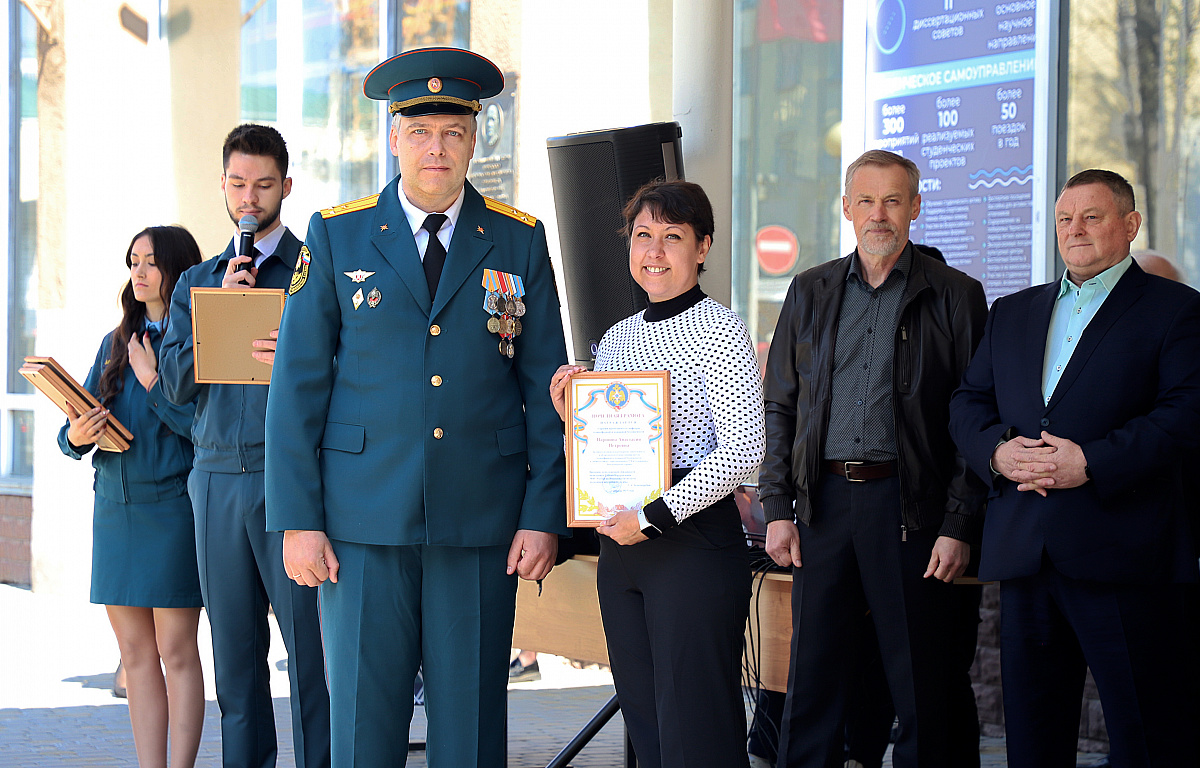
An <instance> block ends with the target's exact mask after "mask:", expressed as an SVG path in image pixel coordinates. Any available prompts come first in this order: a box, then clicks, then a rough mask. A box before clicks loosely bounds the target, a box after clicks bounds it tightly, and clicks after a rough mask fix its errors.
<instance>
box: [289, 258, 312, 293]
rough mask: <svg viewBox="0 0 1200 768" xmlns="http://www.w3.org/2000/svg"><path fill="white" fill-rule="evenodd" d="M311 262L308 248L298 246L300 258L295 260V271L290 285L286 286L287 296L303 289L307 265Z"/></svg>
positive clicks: (306, 278)
mask: <svg viewBox="0 0 1200 768" xmlns="http://www.w3.org/2000/svg"><path fill="white" fill-rule="evenodd" d="M311 261H312V254H311V253H309V252H308V246H307V245H302V246H300V258H298V259H296V271H295V272H292V284H291V285H290V286H288V295H289V296H291V295H292V294H293V293H295V292H296V291H298V290H300V289H301V288H303V287H304V282H305V281H306V280H308V265H309V262H311Z"/></svg>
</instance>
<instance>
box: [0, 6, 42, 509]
mask: <svg viewBox="0 0 1200 768" xmlns="http://www.w3.org/2000/svg"><path fill="white" fill-rule="evenodd" d="M7 28H8V50H9V69H10V72H11V73H12V76H10V78H9V84H10V88H9V89H8V105H7V106H8V110H7V113H8V118H9V119H8V163H7V165H8V259H7V268H6V269H5V270H4V271H3V285H4V293H5V295H6V297H7V299H8V311H7V312H6V313H5V314H4V318H3V328H4V334H5V339H6V350H7V354H6V355H5V356H4V366H5V376H4V380H5V387H4V391H3V393H2V394H0V421H2V424H0V430H2V431H0V483H4V482H5V481H6V480H7V481H8V482H9V483H11V482H12V481H15V482H16V483H17V484H18V485H27V484H28V482H29V481H30V479H31V478H32V475H33V412H32V405H33V403H32V400H33V398H34V395H33V394H32V393H33V387H32V386H31V385H30V384H29V382H28V381H26V380H25V378H24V377H22V376H21V375H20V374H19V373H18V370H19V369H20V367H21V365H22V363H23V362H24V359H25V356H26V355H32V354H33V353H34V340H35V339H36V336H37V201H38V103H37V94H38V57H37V53H38V50H37V47H38V25H37V21H36V20H35V19H34V17H33V15H32V14H31V13H30V12H29V10H28V9H27V8H26V7H25V6H24V5H23V4H20V3H16V2H12V3H9V4H8V25H7Z"/></svg>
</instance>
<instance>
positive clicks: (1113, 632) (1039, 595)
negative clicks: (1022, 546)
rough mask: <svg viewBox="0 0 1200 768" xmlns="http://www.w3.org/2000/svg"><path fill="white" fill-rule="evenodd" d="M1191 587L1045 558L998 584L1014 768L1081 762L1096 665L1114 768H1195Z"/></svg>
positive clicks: (1007, 718) (1007, 728)
mask: <svg viewBox="0 0 1200 768" xmlns="http://www.w3.org/2000/svg"><path fill="white" fill-rule="evenodd" d="M1194 589H1195V586H1194V585H1179V584H1154V585H1137V586H1135V585H1124V584H1101V583H1098V582H1090V581H1082V580H1078V579H1071V578H1068V577H1066V576H1064V575H1062V574H1061V573H1059V572H1058V571H1057V570H1055V568H1054V566H1053V565H1051V564H1050V563H1049V561H1048V560H1045V559H1044V560H1043V563H1042V569H1041V571H1040V572H1039V573H1037V574H1036V575H1034V576H1028V577H1025V578H1021V579H1011V580H1008V581H1004V582H1001V585H1000V600H1001V608H1000V654H1001V664H1000V670H1001V678H1002V682H1003V685H1004V721H1005V731H1006V733H1007V742H1008V762H1009V765H1010V766H1012V768H1043V767H1044V768H1067V767H1069V766H1073V765H1074V764H1075V747H1076V740H1077V737H1078V733H1079V711H1080V705H1081V700H1082V696H1083V682H1084V677H1085V674H1086V671H1087V668H1088V667H1090V668H1091V670H1092V677H1093V678H1095V680H1096V688H1097V690H1098V691H1099V693H1100V703H1101V705H1102V706H1103V708H1104V720H1105V723H1106V724H1107V726H1108V737H1109V746H1110V749H1111V753H1110V755H1111V757H1110V759H1111V760H1112V764H1113V765H1114V766H1117V768H1151V767H1152V768H1168V767H1169V766H1195V765H1197V764H1198V761H1200V758H1198V755H1197V750H1196V747H1195V736H1194V732H1195V729H1196V722H1197V720H1196V714H1197V713H1196V705H1195V699H1196V691H1195V689H1194V687H1193V686H1194V679H1195V678H1194V670H1195V667H1194V665H1195V659H1194V657H1195V655H1196V654H1197V652H1198V651H1197V648H1196V647H1195V645H1194V643H1193V642H1192V641H1193V638H1194V634H1193V633H1192V632H1191V631H1190V628H1191V627H1192V617H1191V610H1192V605H1191V603H1192V601H1191V599H1190V598H1191V594H1190V592H1191V591H1192V590H1194Z"/></svg>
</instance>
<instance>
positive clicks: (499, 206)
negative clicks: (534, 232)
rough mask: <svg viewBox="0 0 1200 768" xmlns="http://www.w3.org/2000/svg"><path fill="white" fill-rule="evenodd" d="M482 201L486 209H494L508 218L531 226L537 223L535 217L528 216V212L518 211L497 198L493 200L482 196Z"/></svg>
mask: <svg viewBox="0 0 1200 768" xmlns="http://www.w3.org/2000/svg"><path fill="white" fill-rule="evenodd" d="M483 202H484V204H485V205H486V206H487V209H488V210H489V211H495V212H496V213H502V214H504V215H505V216H507V217H509V218H510V219H516V220H517V221H519V222H521V223H522V224H528V225H529V226H531V227H532V226H533V225H534V224H537V217H535V216H530V215H529V214H528V213H525V212H524V211H518V210H517V209H516V208H513V207H512V206H511V205H509V204H508V203H502V202H500V201H499V200H493V199H492V198H490V197H485V198H483Z"/></svg>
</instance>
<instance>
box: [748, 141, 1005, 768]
mask: <svg viewBox="0 0 1200 768" xmlns="http://www.w3.org/2000/svg"><path fill="white" fill-rule="evenodd" d="M919 180H920V173H919V171H918V170H917V167H916V165H914V164H913V163H912V162H911V161H909V160H907V159H905V158H902V157H900V156H898V155H895V154H892V153H890V152H883V151H879V150H872V151H869V152H867V153H865V154H864V155H863V156H862V157H860V158H858V160H856V161H855V162H853V163H851V165H850V167H849V168H848V169H847V171H846V195H845V197H843V198H842V206H843V212H844V213H845V215H846V218H847V219H849V220H850V221H851V222H852V223H853V224H854V229H855V233H856V235H857V238H858V248H857V249H856V250H855V251H854V252H853V253H851V254H850V255H849V256H847V257H845V258H843V259H839V260H836V261H832V262H829V263H827V264H823V265H821V266H818V267H815V268H813V269H810V270H808V271H806V272H804V273H802V274H800V275H798V276H797V277H796V278H795V280H793V282H792V285H791V287H790V288H789V290H788V295H787V298H786V299H785V301H784V305H783V309H782V312H781V313H780V317H779V323H778V325H777V326H776V330H775V337H774V339H773V340H772V343H771V351H770V356H769V358H768V361H767V369H766V380H765V395H766V410H767V457H766V460H765V461H764V463H763V467H762V471H761V474H760V478H759V495H760V497H761V498H762V502H763V509H764V511H765V513H766V519H767V522H768V528H767V551H768V552H769V553H770V554H771V556H772V557H773V558H774V559H775V561H776V562H778V563H779V564H780V565H785V566H787V565H790V566H793V567H794V584H793V588H792V615H793V621H794V626H793V633H792V659H791V668H790V672H789V678H788V696H787V703H786V705H785V710H784V720H783V723H782V727H781V741H780V749H779V752H780V758H779V759H780V765H785V766H789V768H810V767H811V768H823V766H825V765H827V764H830V763H831V762H832V761H833V760H834V759H836V756H837V755H840V749H841V723H842V720H843V710H844V707H845V698H846V687H847V684H848V681H849V680H850V679H851V674H852V671H853V669H854V664H855V659H854V658H852V654H851V649H853V647H854V642H853V639H854V631H855V628H856V627H857V622H856V621H855V619H857V617H860V616H861V615H862V613H863V611H864V610H869V611H870V612H871V614H872V616H873V618H874V621H875V626H876V633H877V637H878V641H879V647H880V651H881V654H882V658H883V663H884V669H885V672H886V676H887V679H888V687H889V688H890V690H891V693H892V698H893V701H894V704H895V707H896V712H897V715H898V717H899V719H900V731H899V737H898V740H897V743H896V748H895V751H894V753H893V760H894V761H895V765H897V766H899V767H903V766H909V767H910V768H916V766H918V765H920V766H921V768H936V766H941V765H947V764H948V763H947V760H948V758H947V754H946V735H947V727H946V723H947V719H946V718H947V707H946V700H945V690H946V685H945V676H946V673H947V671H948V670H947V668H946V667H947V664H946V657H947V649H946V648H945V642H946V638H947V633H948V632H949V631H952V629H953V628H952V627H951V626H950V625H949V624H948V622H947V618H948V617H949V615H950V614H952V613H953V612H952V611H951V610H950V609H948V608H947V606H948V604H949V601H950V600H951V599H952V593H950V592H948V590H951V589H953V588H954V587H952V586H951V585H950V582H952V581H953V580H954V578H956V577H957V576H959V575H961V574H962V572H963V570H964V569H965V567H966V565H967V562H968V560H969V558H970V546H969V544H968V542H970V541H972V540H974V539H975V537H976V535H977V533H978V524H979V515H980V513H981V510H982V506H983V502H984V498H985V494H986V491H985V486H984V485H983V483H982V481H980V480H979V479H978V478H977V477H975V476H974V475H973V474H971V471H970V470H969V469H968V468H967V466H966V464H965V462H964V461H963V459H962V457H961V456H959V455H958V453H957V451H956V449H955V447H954V443H953V442H952V441H951V439H950V434H949V430H948V422H949V402H950V396H951V394H952V393H953V392H954V390H955V388H956V387H957V386H958V383H959V380H960V378H961V376H962V372H963V371H964V370H965V369H966V367H967V363H968V362H969V360H970V357H971V354H972V352H973V351H974V349H975V345H976V344H977V343H978V341H979V338H980V336H981V335H982V333H983V326H984V322H985V320H986V318H987V304H986V300H985V298H984V293H983V288H982V286H980V284H979V283H978V281H976V280H974V279H972V278H970V277H968V276H966V275H965V274H963V273H961V272H959V271H957V270H955V269H952V268H950V267H947V266H945V265H943V264H941V263H938V262H937V261H935V260H934V259H932V258H930V257H929V256H927V255H925V254H923V253H921V252H919V251H918V250H916V249H914V247H913V246H912V244H911V243H910V242H909V240H908V231H909V226H910V224H911V222H912V221H913V220H915V219H916V218H917V216H918V215H919V214H920V211H921V198H920V195H919V194H918V184H919ZM796 521H799V522H800V523H803V526H797V524H796ZM838 762H839V763H840V760H838Z"/></svg>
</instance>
